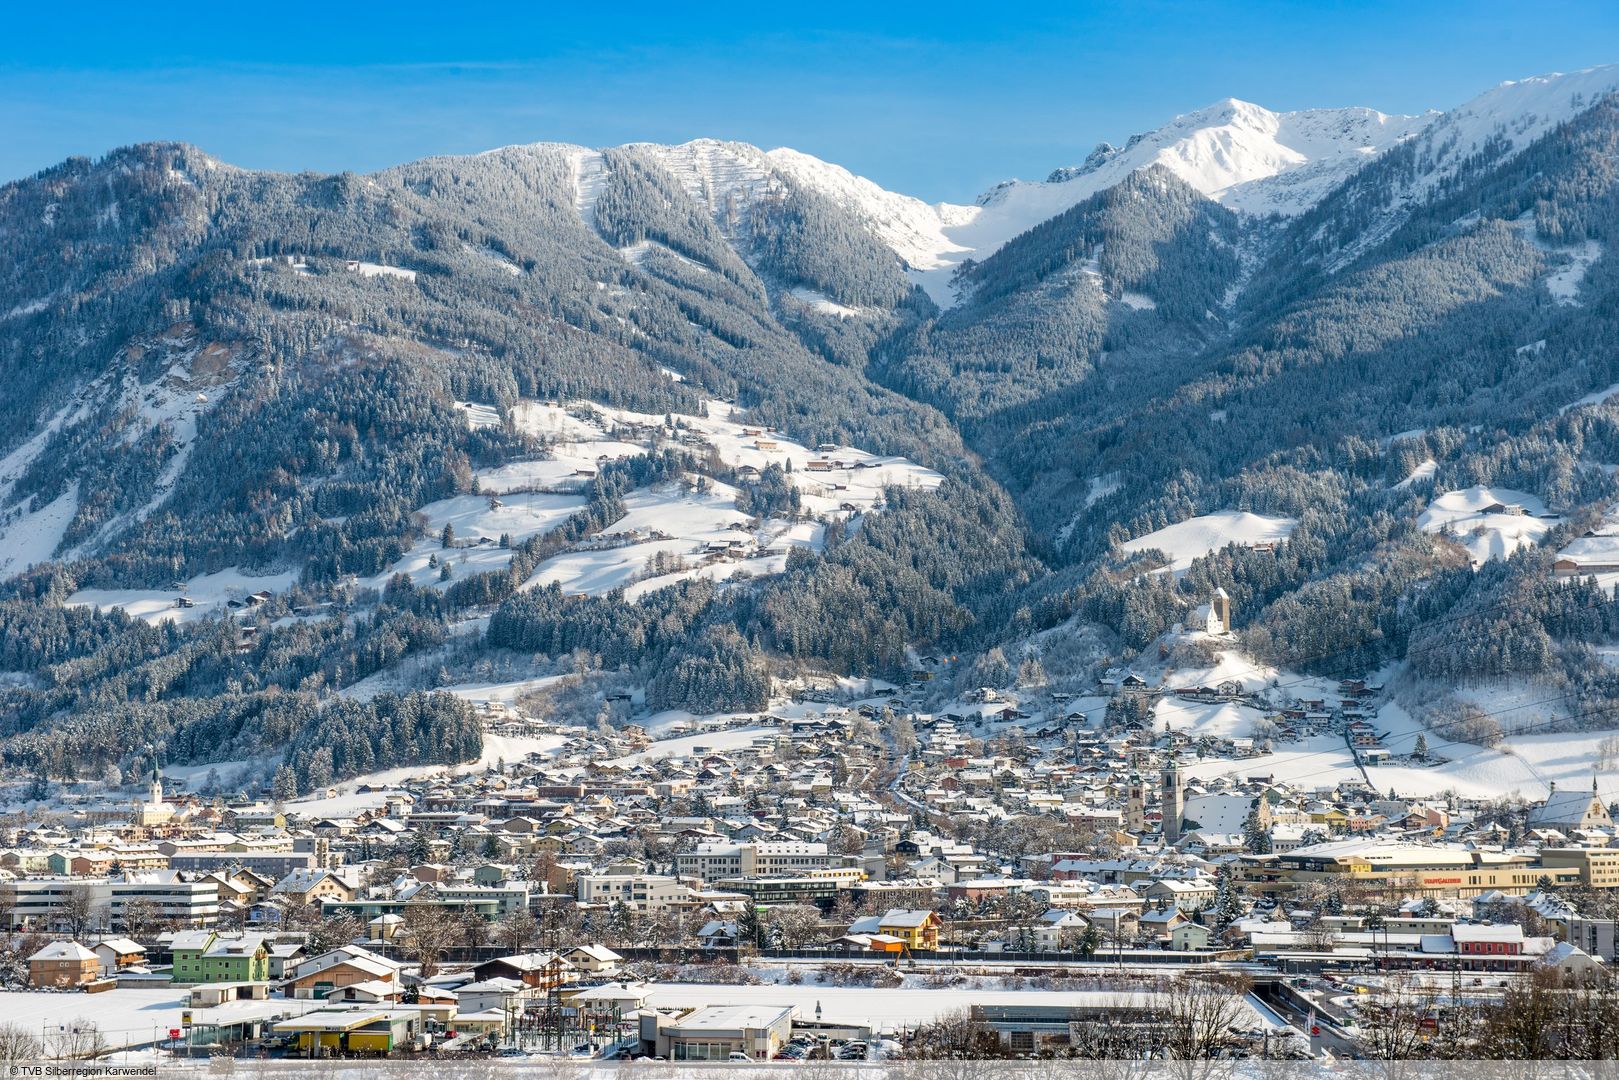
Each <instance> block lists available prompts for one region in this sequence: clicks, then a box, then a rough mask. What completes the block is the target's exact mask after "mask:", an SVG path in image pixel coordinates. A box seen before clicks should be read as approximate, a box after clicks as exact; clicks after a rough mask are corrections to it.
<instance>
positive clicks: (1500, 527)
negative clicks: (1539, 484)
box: [1417, 486, 1558, 567]
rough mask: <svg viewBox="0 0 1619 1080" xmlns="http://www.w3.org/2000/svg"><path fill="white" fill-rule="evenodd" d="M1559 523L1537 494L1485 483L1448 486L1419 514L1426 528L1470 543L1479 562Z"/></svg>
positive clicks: (1534, 541) (1498, 555)
mask: <svg viewBox="0 0 1619 1080" xmlns="http://www.w3.org/2000/svg"><path fill="white" fill-rule="evenodd" d="M1557 524H1558V519H1557V518H1556V517H1553V516H1550V515H1548V514H1547V513H1546V504H1545V503H1543V502H1541V501H1540V499H1538V498H1536V497H1535V496H1533V495H1530V494H1528V493H1527V492H1522V491H1513V490H1511V489H1510V488H1488V487H1482V486H1480V487H1470V488H1464V489H1463V490H1461V491H1447V492H1445V493H1444V494H1442V495H1439V496H1437V497H1435V499H1434V500H1433V502H1432V503H1430V504H1429V506H1428V509H1426V510H1424V511H1423V512H1422V515H1421V516H1420V517H1418V518H1417V525H1418V527H1420V528H1421V529H1422V530H1423V531H1425V532H1430V533H1444V534H1445V535H1447V536H1449V537H1451V538H1452V539H1454V540H1455V541H1456V542H1457V543H1458V544H1460V545H1462V547H1464V548H1466V549H1467V554H1468V556H1469V557H1470V558H1471V559H1472V562H1473V565H1474V566H1475V567H1478V566H1483V565H1484V564H1485V563H1486V562H1488V561H1489V560H1491V559H1505V558H1507V557H1508V556H1510V555H1511V554H1512V553H1513V552H1514V551H1517V550H1518V549H1519V548H1521V547H1531V546H1533V545H1535V544H1538V543H1540V541H1541V540H1542V539H1544V538H1545V536H1546V534H1547V533H1549V532H1551V530H1552V529H1553V528H1554V527H1556V525H1557Z"/></svg>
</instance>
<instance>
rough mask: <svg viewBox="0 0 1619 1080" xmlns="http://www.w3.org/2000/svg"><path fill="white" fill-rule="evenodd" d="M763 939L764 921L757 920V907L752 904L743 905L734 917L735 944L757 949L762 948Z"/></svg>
mask: <svg viewBox="0 0 1619 1080" xmlns="http://www.w3.org/2000/svg"><path fill="white" fill-rule="evenodd" d="M764 937H765V929H764V921H763V920H762V919H760V918H759V907H758V905H757V904H754V903H752V902H749V903H746V904H743V905H742V910H741V911H740V912H739V913H738V914H737V917H736V943H737V944H738V945H739V946H745V945H751V946H753V947H754V948H755V949H758V948H762V947H763V946H764Z"/></svg>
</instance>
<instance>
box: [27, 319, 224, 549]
mask: <svg viewBox="0 0 1619 1080" xmlns="http://www.w3.org/2000/svg"><path fill="white" fill-rule="evenodd" d="M149 345H150V348H149V349H148V351H147V353H146V357H147V358H148V360H150V358H151V357H152V356H153V355H154V354H155V355H159V356H164V357H166V358H167V359H168V360H169V361H170V363H169V365H168V367H167V368H166V369H164V371H163V372H162V374H160V375H159V376H157V377H156V378H155V379H153V380H152V381H151V382H141V381H140V379H139V378H138V377H137V375H136V374H135V373H134V371H133V370H129V369H126V368H123V367H114V368H112V369H111V370H109V371H108V372H106V373H105V374H104V375H102V376H101V377H100V378H98V379H96V380H95V381H94V382H92V383H90V384H88V385H87V386H85V387H84V388H83V389H82V390H81V391H80V392H79V393H78V394H75V395H74V396H73V398H72V399H71V400H70V401H69V402H68V403H67V404H65V405H63V406H62V407H61V408H60V409H59V410H57V412H56V413H55V414H54V415H52V416H51V417H50V418H49V419H48V420H46V421H45V422H44V423H43V424H42V425H41V426H40V428H39V430H38V431H36V432H35V433H34V435H33V436H32V437H31V438H29V439H27V440H26V441H25V442H23V443H21V444H20V445H18V446H17V447H15V448H13V449H12V450H11V452H10V453H8V454H6V455H5V457H4V458H0V581H3V580H5V579H6V578H9V577H13V576H15V575H17V574H19V573H21V572H22V571H24V570H26V569H27V568H28V567H30V566H33V565H36V564H38V563H42V562H46V561H47V560H49V559H51V558H52V557H53V556H54V555H56V552H57V549H58V548H59V547H60V546H61V544H62V540H63V538H64V537H65V536H66V533H67V529H68V526H69V525H70V524H71V523H72V521H73V518H74V515H75V514H77V513H78V509H79V481H78V480H77V479H72V480H70V481H69V482H68V483H67V485H66V487H65V488H64V490H63V491H62V493H61V494H60V495H58V496H57V497H56V498H54V499H52V500H51V501H49V502H48V503H46V504H44V505H42V506H37V507H36V506H34V505H33V500H28V501H25V502H23V503H22V504H20V505H18V506H15V507H11V508H9V509H5V508H4V507H5V504H6V503H7V501H8V500H9V497H10V495H11V493H12V490H13V489H14V488H15V487H16V484H17V481H18V480H19V479H21V478H22V476H23V475H24V474H25V473H26V472H27V470H28V468H29V466H30V465H32V464H33V463H34V462H35V461H36V460H37V459H38V458H39V456H40V454H42V453H43V452H44V451H45V449H46V447H47V445H48V444H49V442H50V440H51V437H52V436H53V435H55V434H56V433H57V432H58V431H60V430H61V429H62V428H64V427H67V426H71V425H73V424H76V423H79V422H81V421H84V420H86V419H87V418H88V417H90V416H91V415H92V414H93V412H94V410H95V409H97V408H99V407H102V406H114V407H117V408H122V409H125V410H129V411H130V412H131V414H132V415H135V416H137V417H138V422H137V423H135V424H133V425H131V426H130V427H129V428H128V429H127V431H126V432H125V434H124V437H125V439H126V441H128V442H134V441H135V440H136V439H139V438H140V437H141V436H143V435H145V434H146V433H147V432H148V431H150V430H151V429H153V428H156V427H159V426H160V425H161V426H165V427H166V428H167V429H168V432H169V435H170V437H171V439H172V440H173V444H174V448H175V452H174V453H173V454H172V455H171V456H170V457H169V459H168V461H166V462H165V463H164V466H163V471H162V472H161V473H160V474H159V475H158V477H157V480H156V482H155V484H154V485H153V488H154V490H153V492H152V495H151V497H150V498H149V499H148V500H147V501H146V503H145V504H144V505H142V506H139V507H136V508H134V509H133V510H131V511H130V512H128V513H124V514H119V515H117V516H116V517H114V518H112V519H111V520H109V521H106V522H104V523H103V524H102V526H101V527H100V528H99V529H98V530H97V531H96V533H95V534H93V535H92V536H90V537H88V538H86V539H84V540H82V541H81V542H80V543H79V544H78V545H77V546H76V547H75V548H74V549H73V551H70V552H67V553H66V557H72V556H74V555H77V554H79V553H82V552H87V551H89V550H91V549H92V548H94V547H95V546H97V545H99V544H100V543H102V542H103V541H105V540H107V539H109V538H111V537H112V536H114V535H115V534H117V533H118V532H120V531H121V530H123V529H125V528H127V527H128V526H130V525H131V524H133V523H136V522H139V521H142V520H144V519H145V518H146V517H148V516H149V515H150V514H151V513H152V512H153V511H154V510H156V509H157V507H158V506H159V505H160V504H161V503H162V502H163V500H164V499H166V498H167V497H168V495H169V492H170V491H171V490H172V489H173V487H174V484H175V481H176V480H178V479H179V477H180V474H181V473H182V472H183V471H184V470H185V467H186V463H187V462H188V461H189V460H190V458H191V451H192V448H193V447H194V445H195V443H196V438H197V419H198V417H199V416H201V415H202V414H203V413H205V412H207V411H208V410H209V409H211V408H212V407H213V405H214V403H216V402H217V401H218V399H219V397H220V395H221V394H223V393H225V392H226V390H227V389H228V387H229V385H230V383H231V382H232V381H233V380H234V379H235V378H236V375H237V372H236V369H235V368H234V366H233V365H234V363H235V361H236V359H237V357H236V350H235V349H234V348H232V347H230V346H226V345H221V344H218V343H210V344H200V343H198V342H197V341H196V340H195V338H193V337H191V336H189V335H188V334H180V335H177V336H174V337H163V338H159V339H157V340H156V341H153V342H150V343H149ZM135 348H136V346H134V345H131V346H130V349H131V350H132V351H133V350H134V349H135ZM159 350H161V352H160V351H159ZM123 358H124V357H123V356H121V357H120V359H123Z"/></svg>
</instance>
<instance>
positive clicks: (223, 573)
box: [67, 567, 298, 624]
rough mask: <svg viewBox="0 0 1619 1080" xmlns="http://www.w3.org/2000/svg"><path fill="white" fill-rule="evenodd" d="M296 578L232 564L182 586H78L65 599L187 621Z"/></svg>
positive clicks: (139, 616)
mask: <svg viewBox="0 0 1619 1080" xmlns="http://www.w3.org/2000/svg"><path fill="white" fill-rule="evenodd" d="M297 580H298V574H297V572H296V571H292V570H287V571H283V572H282V573H279V574H268V575H262V576H261V575H255V574H247V573H244V572H242V571H241V570H238V569H236V568H235V567H232V568H230V569H228V570H220V571H218V572H217V573H213V574H203V575H200V576H198V577H194V578H192V579H191V580H189V581H187V582H185V583H184V585H185V587H184V588H182V589H80V590H79V591H78V592H76V593H74V594H72V595H71V596H69V597H68V598H67V605H68V606H69V607H99V608H102V609H108V608H115V607H117V608H123V609H124V611H126V612H128V613H129V614H130V615H131V616H133V617H134V618H137V619H142V620H144V621H146V622H149V623H154V624H155V623H159V622H163V621H164V620H173V621H174V622H176V623H187V622H194V621H196V620H198V619H202V618H206V617H208V616H210V615H222V614H225V613H226V612H227V611H228V610H229V609H228V608H227V607H226V604H227V603H228V602H229V601H231V600H241V599H242V598H243V597H245V596H247V595H248V594H249V593H256V592H272V593H282V592H286V591H287V590H288V589H290V588H291V587H292V585H293V583H294V582H296V581H297ZM180 597H186V598H188V599H190V600H191V601H192V603H193V604H195V606H194V607H189V608H185V607H176V606H175V604H176V601H177V600H178V599H179V598H180Z"/></svg>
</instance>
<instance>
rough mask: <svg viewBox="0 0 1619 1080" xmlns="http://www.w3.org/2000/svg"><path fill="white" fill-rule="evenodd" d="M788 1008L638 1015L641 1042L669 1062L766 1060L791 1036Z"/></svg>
mask: <svg viewBox="0 0 1619 1080" xmlns="http://www.w3.org/2000/svg"><path fill="white" fill-rule="evenodd" d="M793 1013H794V1009H793V1008H792V1006H788V1005H706V1006H704V1007H702V1008H699V1009H693V1010H692V1011H691V1012H688V1013H685V1014H684V1015H680V1016H670V1015H669V1014H667V1013H658V1012H643V1013H642V1014H641V1044H642V1047H643V1048H644V1049H650V1051H651V1055H653V1056H657V1057H662V1058H667V1059H668V1060H670V1061H727V1060H730V1057H731V1055H732V1054H746V1055H747V1056H748V1058H750V1059H751V1060H753V1061H769V1060H770V1059H771V1058H772V1057H774V1056H775V1054H776V1051H777V1050H780V1049H781V1048H782V1046H783V1045H784V1044H785V1043H786V1042H787V1040H788V1039H789V1038H791V1037H792V1030H793Z"/></svg>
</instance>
